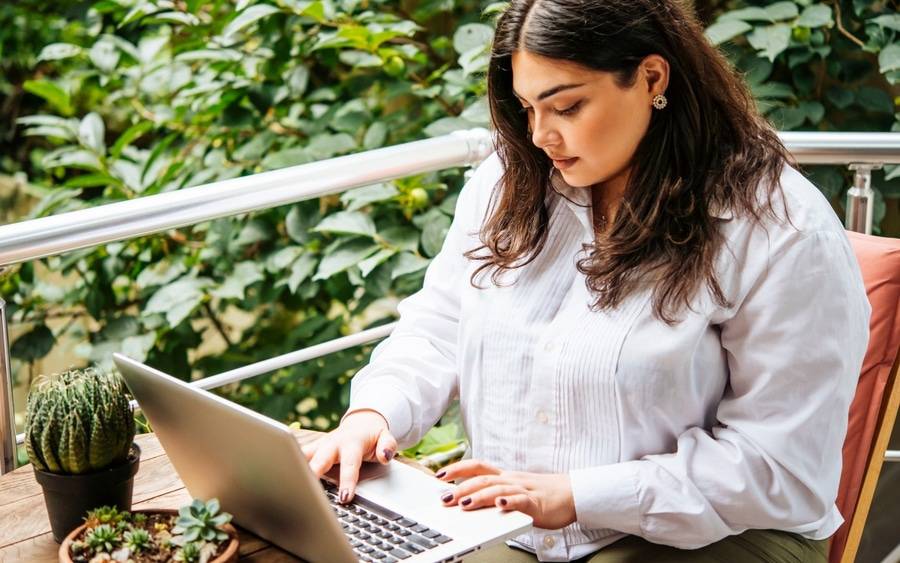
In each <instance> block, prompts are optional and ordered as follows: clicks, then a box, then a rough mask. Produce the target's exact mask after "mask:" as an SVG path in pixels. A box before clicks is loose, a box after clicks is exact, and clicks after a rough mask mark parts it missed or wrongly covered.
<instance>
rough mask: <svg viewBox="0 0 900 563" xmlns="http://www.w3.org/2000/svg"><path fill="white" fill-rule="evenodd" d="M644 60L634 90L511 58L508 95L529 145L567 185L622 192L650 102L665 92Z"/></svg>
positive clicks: (554, 65)
mask: <svg viewBox="0 0 900 563" xmlns="http://www.w3.org/2000/svg"><path fill="white" fill-rule="evenodd" d="M649 59H650V57H648V59H647V60H649ZM655 59H658V61H656V60H655ZM655 59H654V61H651V66H652V65H653V64H656V63H658V62H661V63H662V65H663V66H665V67H666V68H665V71H666V72H667V71H668V68H667V65H666V64H665V61H664V60H663V59H662V58H660V57H655ZM647 60H645V61H644V63H641V66H640V67H639V69H638V77H637V80H636V81H635V83H634V85H633V86H631V87H628V88H622V87H620V86H619V85H618V84H617V83H616V79H615V76H614V75H613V74H612V73H609V72H602V71H596V70H592V69H588V68H585V67H583V66H580V65H577V64H575V63H571V62H568V61H564V60H558V59H550V58H546V57H542V56H540V55H534V54H532V53H529V52H527V51H516V52H515V53H513V55H512V72H513V91H514V93H515V95H516V96H517V97H518V98H519V101H520V102H521V104H522V107H523V108H525V111H526V112H527V115H528V123H529V128H530V130H531V131H532V137H531V138H532V142H533V143H534V144H535V146H536V147H538V148H539V149H541V150H543V151H544V152H545V153H547V156H549V157H550V158H551V159H552V160H553V165H554V166H555V167H556V168H558V169H559V170H560V172H561V173H562V176H563V179H564V180H565V181H566V183H568V184H569V185H571V186H578V187H588V186H592V185H595V184H603V185H609V186H612V185H615V186H616V187H617V188H619V189H623V188H624V179H625V178H626V177H627V172H628V169H629V167H630V163H631V159H632V156H633V155H634V153H635V151H636V150H637V146H638V143H639V142H640V140H641V139H642V138H643V136H644V133H646V131H647V127H648V125H649V123H650V115H651V111H652V109H653V108H652V105H651V104H652V99H653V96H654V95H656V94H657V93H661V92H662V91H664V89H665V82H666V80H665V77H664V76H663V77H660V76H655V75H654V74H653V72H654V71H652V69H651V72H650V74H648V73H647V69H646V68H644V66H645V63H646V62H647ZM660 78H662V80H660ZM654 82H655V84H654ZM619 184H621V185H619Z"/></svg>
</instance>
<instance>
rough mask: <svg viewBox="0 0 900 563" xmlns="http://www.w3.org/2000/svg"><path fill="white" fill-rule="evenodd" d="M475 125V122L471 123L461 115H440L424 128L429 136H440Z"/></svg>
mask: <svg viewBox="0 0 900 563" xmlns="http://www.w3.org/2000/svg"><path fill="white" fill-rule="evenodd" d="M476 126H477V124H476V123H472V122H471V121H469V120H467V119H463V118H461V117H442V118H441V119H438V120H437V121H434V122H432V123H431V124H429V125H428V127H426V128H425V134H426V135H428V136H429V137H440V136H441V135H447V134H450V133H452V132H454V131H459V130H461V129H471V128H472V127H476Z"/></svg>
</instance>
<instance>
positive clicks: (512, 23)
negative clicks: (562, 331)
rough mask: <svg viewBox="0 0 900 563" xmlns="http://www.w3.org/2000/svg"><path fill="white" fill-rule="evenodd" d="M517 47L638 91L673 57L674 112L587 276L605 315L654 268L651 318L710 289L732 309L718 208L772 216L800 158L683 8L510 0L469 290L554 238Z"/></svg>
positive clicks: (670, 93) (644, 2) (650, 142)
mask: <svg viewBox="0 0 900 563" xmlns="http://www.w3.org/2000/svg"><path fill="white" fill-rule="evenodd" d="M517 50H524V51H527V52H529V53H532V54H535V55H541V56H544V57H549V58H552V59H561V60H566V61H569V62H572V63H577V64H578V65H581V66H583V67H585V68H586V69H593V70H599V71H605V72H609V73H612V74H613V75H614V77H615V78H616V81H617V83H618V84H619V86H620V87H623V88H624V87H630V86H632V85H634V84H635V81H636V79H637V69H638V66H639V64H640V63H641V61H642V60H643V59H644V58H645V57H647V56H648V55H651V54H656V55H659V56H661V57H663V58H664V59H665V60H666V61H667V62H668V63H669V68H670V77H669V84H668V88H667V90H666V97H667V98H668V102H669V104H668V107H666V108H665V110H663V111H653V116H652V118H651V121H650V124H649V127H648V130H647V132H646V134H645V136H644V138H643V139H642V140H641V142H640V143H639V145H638V148H637V151H636V152H635V154H634V156H633V158H632V161H631V174H630V178H629V181H628V184H627V186H626V190H625V194H624V199H623V201H622V202H621V203H620V206H619V209H618V212H617V213H616V217H615V220H614V222H613V223H612V224H611V225H610V226H609V227H608V229H607V231H606V233H604V236H601V237H598V238H597V239H596V240H595V242H594V243H593V244H592V245H588V247H587V248H586V249H585V250H586V251H587V253H586V256H585V257H584V258H582V259H580V260H579V262H578V270H579V271H580V272H581V273H582V274H584V275H585V276H586V283H587V286H588V288H589V289H590V290H591V292H592V295H595V296H596V301H595V303H594V307H595V309H605V308H613V307H616V306H617V305H619V304H620V303H621V302H622V300H623V299H624V298H626V297H627V296H628V295H629V294H630V293H631V292H633V291H635V290H636V288H637V280H638V279H640V278H643V277H644V276H645V275H648V274H649V275H650V276H649V277H650V278H652V279H656V280H659V281H658V283H655V285H654V289H653V307H654V314H655V315H656V316H657V317H658V318H660V319H662V320H663V321H665V322H666V323H668V324H670V325H672V324H675V323H676V322H677V319H676V316H677V314H678V313H679V312H680V311H681V310H682V307H688V308H690V306H691V300H692V299H693V297H694V296H695V295H696V293H697V291H698V290H699V289H700V288H701V286H702V285H704V284H705V285H706V287H707V288H708V289H709V291H710V293H711V295H712V297H713V299H714V300H715V302H716V303H717V304H720V305H722V306H726V307H727V306H729V305H730V304H729V303H728V301H727V299H726V298H725V295H724V294H723V292H722V289H721V287H720V285H719V282H718V280H717V279H716V275H715V270H714V265H715V257H716V255H717V252H718V251H719V249H720V248H721V247H722V245H723V242H724V238H723V235H722V234H721V232H720V230H719V228H718V226H717V221H716V218H715V217H714V216H712V215H711V213H710V211H711V209H713V208H722V209H727V210H730V211H731V212H733V213H734V214H736V215H739V214H742V213H746V214H747V215H749V216H752V217H753V219H754V220H756V221H760V220H761V219H762V216H763V214H765V213H769V214H771V215H772V216H773V217H774V211H773V207H772V195H773V194H774V193H775V192H776V190H777V191H778V193H781V191H780V184H779V181H778V180H779V176H780V174H781V171H782V168H783V165H784V163H785V162H786V161H787V162H791V160H790V156H789V155H788V153H787V151H786V149H785V148H784V146H783V145H782V143H781V141H780V139H779V138H778V136H777V134H776V132H775V131H774V130H773V129H772V128H771V127H770V126H769V125H768V124H767V123H766V121H765V120H764V119H763V118H762V117H761V116H760V114H759V112H758V110H757V108H756V105H755V102H754V100H753V98H752V96H751V95H750V93H749V91H748V89H747V87H746V85H745V83H744V81H743V79H742V77H741V76H740V75H739V74H738V73H737V72H736V71H735V70H734V69H733V68H732V67H731V65H730V64H729V63H728V62H727V60H726V59H725V58H724V57H723V56H722V54H721V53H719V51H718V50H716V48H715V47H713V46H712V45H711V44H710V43H709V42H708V41H707V39H706V38H705V36H704V34H703V28H702V27H701V26H700V24H699V23H698V22H697V21H696V19H695V17H694V16H693V14H692V13H690V12H689V11H688V10H687V9H686V8H685V7H684V6H683V5H682V4H681V3H680V2H679V1H677V0H512V2H510V5H509V7H508V8H507V9H506V11H505V12H504V13H503V14H502V15H501V16H500V17H499V19H498V21H497V31H496V35H495V37H494V43H493V47H492V52H491V59H490V64H489V68H488V76H487V81H488V101H489V104H490V109H491V119H492V122H493V126H494V135H495V140H494V142H495V146H496V149H497V152H498V156H499V158H500V160H501V162H502V164H503V169H504V172H503V176H502V178H501V180H500V182H499V184H498V186H497V189H496V190H495V192H494V193H493V194H492V196H491V209H492V211H491V213H490V214H489V216H488V217H486V219H485V222H484V224H483V225H482V228H481V233H480V238H481V243H482V245H483V246H481V247H479V248H476V249H474V250H471V251H469V252H467V253H466V256H467V257H468V258H470V259H472V260H476V261H481V262H482V263H481V264H480V265H479V266H478V268H476V271H475V273H474V274H473V275H472V279H471V282H472V284H473V285H476V286H477V285H478V284H477V283H476V278H477V277H478V276H479V274H482V273H484V272H486V271H489V272H492V273H491V280H492V281H493V283H495V284H499V283H500V282H499V280H500V276H501V274H502V273H503V272H504V271H506V270H511V269H515V268H519V267H522V266H524V265H526V264H528V263H529V262H531V261H532V260H534V258H535V257H536V256H537V255H538V253H540V251H541V248H542V247H543V245H544V243H545V241H546V238H547V229H548V224H549V216H548V210H547V208H546V206H545V203H544V201H545V195H546V194H547V190H549V189H552V187H551V182H550V173H551V171H552V162H551V160H550V159H549V157H548V156H547V155H546V154H545V153H544V152H543V151H542V150H541V149H539V148H537V147H536V146H535V145H534V144H533V143H532V142H531V136H530V133H529V130H528V123H527V116H526V115H525V114H524V113H523V112H522V111H521V104H520V103H519V101H518V100H517V99H516V97H515V96H514V95H513V88H512V84H513V76H512V66H511V57H512V54H513V53H514V52H515V51H517ZM761 194H762V195H764V197H760V195H761ZM781 195H782V198H783V193H781Z"/></svg>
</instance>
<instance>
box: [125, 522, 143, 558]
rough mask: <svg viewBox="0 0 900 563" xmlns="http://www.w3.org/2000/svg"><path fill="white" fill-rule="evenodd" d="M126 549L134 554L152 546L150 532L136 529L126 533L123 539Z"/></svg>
mask: <svg viewBox="0 0 900 563" xmlns="http://www.w3.org/2000/svg"><path fill="white" fill-rule="evenodd" d="M122 539H123V540H124V543H125V547H127V548H128V549H130V550H131V552H132V553H140V552H141V551H143V550H145V549H147V546H149V545H150V532H148V531H147V530H144V529H141V528H135V529H132V530H129V531H127V532H125V534H124V536H123V538H122Z"/></svg>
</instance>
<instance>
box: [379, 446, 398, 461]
mask: <svg viewBox="0 0 900 563" xmlns="http://www.w3.org/2000/svg"><path fill="white" fill-rule="evenodd" d="M382 453H384V459H386V460H388V461H390V460H392V459H394V455H396V454H395V453H394V450H392V449H391V448H385V449H384V452H382Z"/></svg>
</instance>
